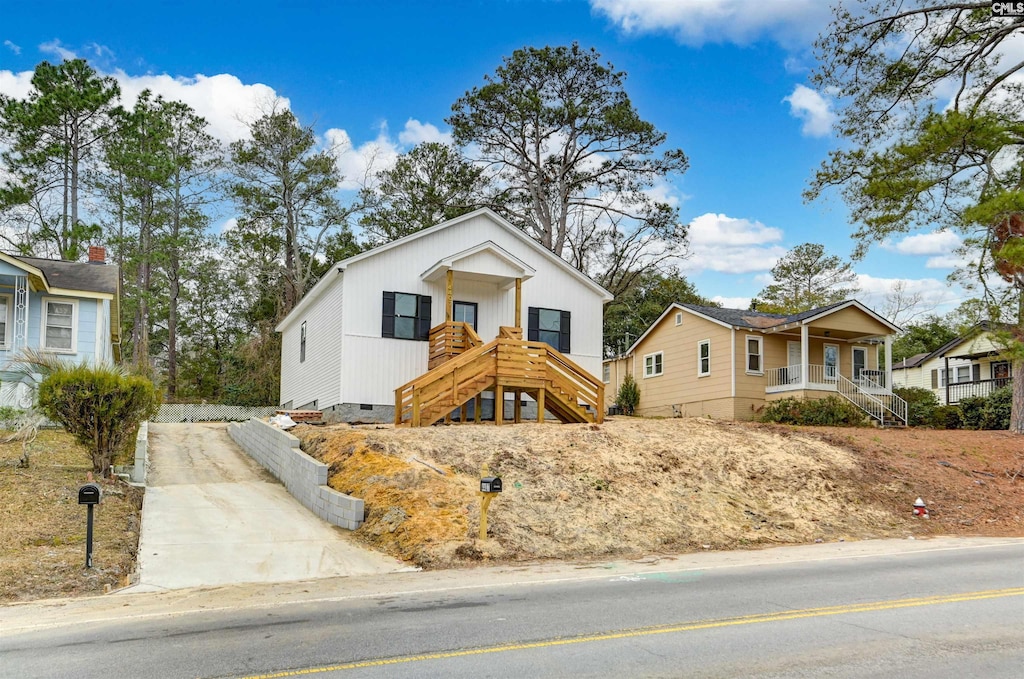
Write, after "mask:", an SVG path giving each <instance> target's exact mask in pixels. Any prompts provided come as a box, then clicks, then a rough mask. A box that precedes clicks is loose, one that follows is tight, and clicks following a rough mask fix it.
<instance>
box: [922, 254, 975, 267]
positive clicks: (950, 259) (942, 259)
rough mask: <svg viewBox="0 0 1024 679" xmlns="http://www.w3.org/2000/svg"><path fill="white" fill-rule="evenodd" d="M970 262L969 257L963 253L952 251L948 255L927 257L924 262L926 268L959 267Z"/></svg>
mask: <svg viewBox="0 0 1024 679" xmlns="http://www.w3.org/2000/svg"><path fill="white" fill-rule="evenodd" d="M970 263H971V258H970V257H968V256H965V255H960V254H957V253H952V254H948V255H937V256H935V257H929V258H928V261H926V262H925V263H924V266H925V268H927V269H959V268H962V267H965V266H967V265H968V264H970Z"/></svg>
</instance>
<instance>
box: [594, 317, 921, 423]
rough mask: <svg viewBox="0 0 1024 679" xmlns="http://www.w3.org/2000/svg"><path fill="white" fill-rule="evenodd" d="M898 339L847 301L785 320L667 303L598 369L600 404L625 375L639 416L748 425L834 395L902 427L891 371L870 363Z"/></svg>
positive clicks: (888, 326) (902, 409) (901, 405)
mask: <svg viewBox="0 0 1024 679" xmlns="http://www.w3.org/2000/svg"><path fill="white" fill-rule="evenodd" d="M898 331H899V328H898V327H897V326H895V325H893V324H892V323H890V322H889V321H887V320H885V319H884V318H882V317H881V316H879V315H878V314H876V313H875V312H874V311H872V310H871V309H869V308H867V307H866V306H864V305H863V304H861V303H860V302H857V301H855V300H848V301H844V302H840V303H838V304H833V305H831V306H827V307H822V308H819V309H812V310H810V311H805V312H802V313H799V314H790V315H783V314H769V313H764V312H758V311H746V310H741V309H722V308H717V307H705V306H697V305H693V304H672V305H671V306H669V307H668V308H667V309H666V310H665V312H664V313H663V314H662V315H661V317H660V318H658V320H657V321H655V322H654V324H653V325H651V327H650V328H648V329H647V331H646V332H645V333H644V334H643V335H641V336H640V338H639V339H638V340H637V341H636V342H635V343H634V344H633V346H631V347H630V348H629V350H628V351H627V352H626V353H625V354H624V355H623V356H621V357H618V358H615V359H609V360H606V361H605V362H604V365H603V370H602V378H603V379H604V381H605V383H606V384H607V388H606V389H605V394H606V395H607V396H606V401H607V404H608V405H609V406H612V405H613V404H614V402H615V396H616V394H617V393H618V389H619V386H620V385H621V384H622V380H623V378H624V377H625V376H626V375H627V374H632V375H633V377H634V379H635V380H636V382H637V385H638V387H639V390H640V405H639V407H638V408H637V412H636V414H637V415H641V416H645V417H682V416H704V417H715V418H723V419H736V420H751V419H755V418H757V417H758V416H759V415H760V413H761V411H762V410H763V408H764V405H765V403H766V402H768V401H771V400H775V399H780V398H784V397H788V396H795V397H800V398H823V397H825V396H829V395H838V396H842V397H843V398H845V399H847V400H849V401H850V402H851V403H853V404H855V405H856V406H857V407H859V408H861V409H862V410H864V411H865V412H866V413H867V414H868V415H870V416H871V417H872V418H874V419H875V420H876V421H878V422H881V423H884V424H905V423H906V402H905V401H903V400H902V399H900V398H899V397H898V396H895V395H893V393H892V389H891V385H892V379H891V375H892V366H891V363H890V362H888V361H884V360H883V362H881V363H880V360H879V353H880V350H881V349H882V348H883V347H884V348H885V354H884V355H885V356H891V355H892V341H893V338H894V336H895V334H896V333H897V332H898Z"/></svg>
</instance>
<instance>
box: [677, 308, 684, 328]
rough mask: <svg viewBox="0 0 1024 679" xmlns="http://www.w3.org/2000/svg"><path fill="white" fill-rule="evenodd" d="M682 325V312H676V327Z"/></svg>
mask: <svg viewBox="0 0 1024 679" xmlns="http://www.w3.org/2000/svg"><path fill="white" fill-rule="evenodd" d="M682 324H683V312H682V311H677V312H676V325H682Z"/></svg>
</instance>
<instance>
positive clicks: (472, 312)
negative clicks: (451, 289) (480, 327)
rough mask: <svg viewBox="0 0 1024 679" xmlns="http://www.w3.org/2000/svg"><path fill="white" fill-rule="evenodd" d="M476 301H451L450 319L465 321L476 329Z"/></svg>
mask: <svg viewBox="0 0 1024 679" xmlns="http://www.w3.org/2000/svg"><path fill="white" fill-rule="evenodd" d="M476 310H477V305H476V302H452V320H453V321H455V322H456V323H466V324H468V325H469V326H470V327H471V328H473V330H476Z"/></svg>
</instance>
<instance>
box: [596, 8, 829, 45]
mask: <svg viewBox="0 0 1024 679" xmlns="http://www.w3.org/2000/svg"><path fill="white" fill-rule="evenodd" d="M590 6H591V7H592V8H593V10H594V11H595V12H597V13H599V14H603V15H605V16H606V17H608V18H609V19H611V21H612V22H613V23H615V24H616V25H618V26H619V27H620V28H621V29H622V30H623V31H625V32H626V33H655V32H667V33H671V34H672V35H674V36H675V38H676V39H677V40H678V41H679V42H681V43H684V44H687V45H692V46H700V45H703V44H705V43H726V42H733V43H737V44H741V45H744V44H748V43H751V42H755V41H757V40H759V39H761V38H764V37H768V38H771V39H773V40H776V41H778V42H780V43H782V44H784V45H786V46H795V45H806V44H809V43H810V42H811V41H812V40H813V39H814V37H815V36H816V35H817V34H818V32H819V30H820V29H822V28H823V27H824V26H825V25H826V24H827V23H828V20H829V17H830V15H831V11H830V9H829V3H825V2H821V0H786V1H785V2H771V1H766V0H590Z"/></svg>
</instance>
